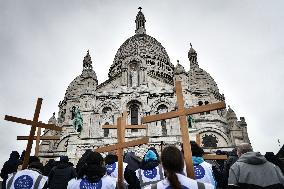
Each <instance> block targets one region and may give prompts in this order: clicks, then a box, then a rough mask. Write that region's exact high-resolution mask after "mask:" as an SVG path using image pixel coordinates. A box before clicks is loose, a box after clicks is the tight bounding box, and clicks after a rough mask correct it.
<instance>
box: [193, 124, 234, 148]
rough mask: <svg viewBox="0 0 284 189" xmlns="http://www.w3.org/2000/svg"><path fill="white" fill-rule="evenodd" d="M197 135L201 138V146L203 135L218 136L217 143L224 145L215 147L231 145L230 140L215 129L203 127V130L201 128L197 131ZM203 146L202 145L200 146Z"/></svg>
mask: <svg viewBox="0 0 284 189" xmlns="http://www.w3.org/2000/svg"><path fill="white" fill-rule="evenodd" d="M198 134H200V138H201V144H202V137H203V136H205V134H207V136H208V135H214V136H218V137H219V138H218V139H219V141H218V143H219V142H220V143H225V144H223V145H222V144H221V146H220V145H218V144H217V147H224V146H230V145H231V140H230V138H229V137H228V136H227V135H226V134H225V133H224V132H222V131H220V130H218V129H215V128H209V127H205V128H202V129H200V130H198ZM202 145H203V144H202Z"/></svg>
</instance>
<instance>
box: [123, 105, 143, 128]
mask: <svg viewBox="0 0 284 189" xmlns="http://www.w3.org/2000/svg"><path fill="white" fill-rule="evenodd" d="M126 107H127V109H128V110H129V115H128V123H129V124H131V125H138V124H140V122H141V113H142V112H141V111H142V103H141V102H140V101H138V100H131V101H129V102H128V103H127V105H126ZM131 131H132V132H137V131H138V129H132V130H131Z"/></svg>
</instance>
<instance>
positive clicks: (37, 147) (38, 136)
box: [17, 127, 60, 156]
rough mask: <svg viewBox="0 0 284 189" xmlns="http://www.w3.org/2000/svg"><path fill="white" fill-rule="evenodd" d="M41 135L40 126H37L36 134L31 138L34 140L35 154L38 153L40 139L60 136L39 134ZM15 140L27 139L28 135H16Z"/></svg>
mask: <svg viewBox="0 0 284 189" xmlns="http://www.w3.org/2000/svg"><path fill="white" fill-rule="evenodd" d="M40 135H41V128H40V127H38V128H37V135H36V136H34V138H33V140H35V141H36V146H35V156H38V154H39V143H40V141H41V140H60V136H40ZM17 140H29V136H17Z"/></svg>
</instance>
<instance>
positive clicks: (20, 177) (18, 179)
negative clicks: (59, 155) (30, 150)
mask: <svg viewBox="0 0 284 189" xmlns="http://www.w3.org/2000/svg"><path fill="white" fill-rule="evenodd" d="M42 172H43V165H42V163H40V161H39V158H38V157H36V156H32V157H30V162H29V166H28V169H24V170H21V171H18V172H15V173H12V174H10V175H9V178H8V179H7V183H6V188H7V189H20V188H21V189H23V188H24V189H33V188H36V189H43V188H44V186H45V184H46V181H47V177H46V176H43V175H42Z"/></svg>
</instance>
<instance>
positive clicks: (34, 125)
mask: <svg viewBox="0 0 284 189" xmlns="http://www.w3.org/2000/svg"><path fill="white" fill-rule="evenodd" d="M41 104H42V98H38V99H37V103H36V108H35V112H34V117H33V120H27V119H22V118H17V117H13V116H8V115H5V120H7V121H12V122H16V123H22V124H25V125H31V130H30V135H29V138H28V144H27V148H26V152H25V157H24V162H23V166H22V167H23V169H26V168H27V167H28V163H29V159H30V153H31V149H32V145H33V140H34V137H35V131H36V128H37V127H40V128H45V129H50V130H55V131H62V128H61V127H57V126H56V125H54V124H45V123H41V122H39V121H38V118H39V114H40V109H41Z"/></svg>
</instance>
